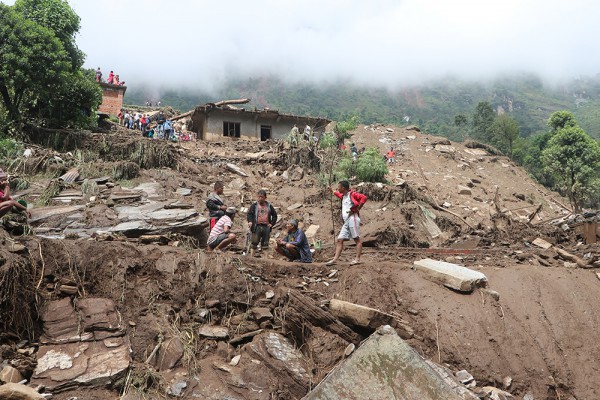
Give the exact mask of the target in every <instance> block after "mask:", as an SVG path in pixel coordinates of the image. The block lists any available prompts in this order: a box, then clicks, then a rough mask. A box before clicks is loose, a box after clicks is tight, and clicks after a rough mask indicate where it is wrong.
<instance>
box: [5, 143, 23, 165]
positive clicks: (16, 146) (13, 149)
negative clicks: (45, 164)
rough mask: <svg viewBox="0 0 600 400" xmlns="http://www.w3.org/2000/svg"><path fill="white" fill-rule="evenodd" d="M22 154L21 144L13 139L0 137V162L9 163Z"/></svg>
mask: <svg viewBox="0 0 600 400" xmlns="http://www.w3.org/2000/svg"><path fill="white" fill-rule="evenodd" d="M22 155H23V146H22V145H21V143H19V142H17V141H15V140H13V139H0V162H2V163H9V162H11V161H13V160H14V159H15V158H17V157H19V156H22Z"/></svg>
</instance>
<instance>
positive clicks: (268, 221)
mask: <svg viewBox="0 0 600 400" xmlns="http://www.w3.org/2000/svg"><path fill="white" fill-rule="evenodd" d="M257 199H258V201H257V202H256V203H254V204H252V205H251V206H250V210H248V216H247V220H248V228H249V229H250V232H252V241H251V243H250V244H251V249H250V254H251V255H254V253H255V252H256V248H257V246H258V243H259V242H260V248H261V250H265V249H268V248H269V239H270V238H271V229H272V228H273V225H275V223H276V222H277V212H276V211H275V208H274V207H273V206H272V205H271V203H269V202H268V201H267V192H266V191H264V190H259V191H258V197H257Z"/></svg>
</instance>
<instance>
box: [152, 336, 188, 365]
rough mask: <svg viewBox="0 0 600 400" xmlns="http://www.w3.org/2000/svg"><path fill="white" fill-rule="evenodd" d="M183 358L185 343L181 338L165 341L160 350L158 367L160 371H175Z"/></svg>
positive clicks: (157, 359)
mask: <svg viewBox="0 0 600 400" xmlns="http://www.w3.org/2000/svg"><path fill="white" fill-rule="evenodd" d="M181 357H183V343H181V339H180V338H179V337H172V338H169V339H167V340H165V341H164V342H163V344H162V346H160V349H159V350H158V357H157V358H156V367H157V368H158V370H159V371H166V370H168V369H173V367H175V366H176V365H177V363H178V362H179V360H181Z"/></svg>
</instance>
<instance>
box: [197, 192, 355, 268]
mask: <svg viewBox="0 0 600 400" xmlns="http://www.w3.org/2000/svg"><path fill="white" fill-rule="evenodd" d="M223 189H224V185H223V182H221V181H218V182H215V184H214V186H213V190H214V191H213V192H212V193H210V194H209V196H208V198H207V200H206V208H207V209H208V212H209V221H210V234H209V236H208V241H207V249H208V251H214V252H220V251H222V250H223V249H225V248H226V247H227V246H229V245H231V244H233V243H235V242H236V241H237V238H238V237H237V235H236V234H235V233H234V232H233V231H232V227H233V221H234V219H235V216H236V215H237V213H238V210H237V209H236V208H235V207H231V206H227V205H226V204H225V202H224V201H223V198H222V197H221V196H222V195H223ZM331 191H332V193H333V195H334V196H336V197H338V198H339V199H340V200H341V202H342V220H343V221H344V223H343V225H342V228H341V230H340V233H339V235H338V237H337V242H336V248H335V254H334V257H333V258H332V259H331V260H329V261H327V263H326V265H333V264H335V263H336V262H338V260H339V257H340V255H341V253H342V250H343V248H344V242H345V241H347V240H354V242H355V243H356V257H355V258H354V259H353V260H352V261H351V264H359V263H360V257H361V254H362V241H361V239H360V209H361V208H362V207H363V206H364V204H365V203H366V201H367V196H365V195H364V194H362V193H358V192H355V191H352V190H350V183H349V182H348V181H345V180H344V181H340V182H339V183H338V187H337V190H334V189H331ZM277 219H278V216H277V211H276V209H275V207H273V205H272V204H271V203H270V202H269V201H267V192H266V191H265V190H262V189H261V190H259V191H258V192H257V199H256V201H255V202H254V203H253V204H252V205H251V206H250V209H249V210H248V214H247V215H246V223H247V225H248V233H247V238H246V241H247V247H249V253H250V255H251V256H257V255H258V253H257V252H258V248H259V245H260V251H261V252H264V251H265V250H267V249H268V248H269V242H270V239H271V231H272V230H273V227H274V226H275V224H276V223H277ZM275 251H276V252H277V253H278V254H280V255H282V256H284V257H285V258H286V259H287V260H289V261H297V262H304V263H311V262H312V253H311V251H310V245H309V243H308V239H307V238H306V234H305V233H304V231H303V230H302V229H301V228H300V227H299V224H298V220H297V219H295V218H292V219H290V220H288V221H287V222H286V225H285V235H284V236H283V237H282V238H281V239H279V240H277V241H276V246H275Z"/></svg>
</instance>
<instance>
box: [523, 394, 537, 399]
mask: <svg viewBox="0 0 600 400" xmlns="http://www.w3.org/2000/svg"><path fill="white" fill-rule="evenodd" d="M523 400H535V397H534V396H533V394H531V393H526V394H525V396H523Z"/></svg>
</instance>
